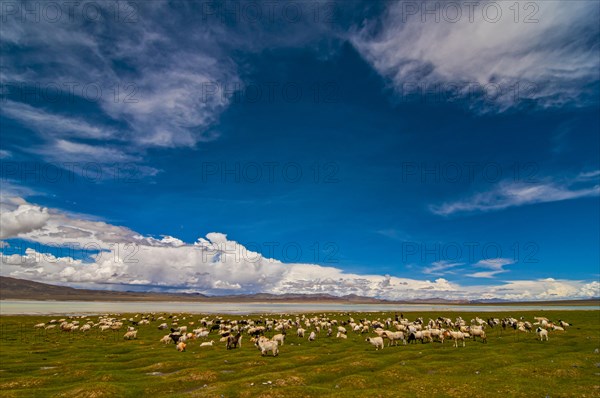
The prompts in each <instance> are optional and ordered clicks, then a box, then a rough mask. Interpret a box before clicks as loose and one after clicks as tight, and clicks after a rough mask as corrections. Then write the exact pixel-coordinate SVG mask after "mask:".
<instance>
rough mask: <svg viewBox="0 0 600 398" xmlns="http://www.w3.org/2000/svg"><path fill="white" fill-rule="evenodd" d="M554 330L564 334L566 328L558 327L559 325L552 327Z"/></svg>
mask: <svg viewBox="0 0 600 398" xmlns="http://www.w3.org/2000/svg"><path fill="white" fill-rule="evenodd" d="M552 330H554V331H560V332H564V331H565V328H563V327H562V326H558V325H552Z"/></svg>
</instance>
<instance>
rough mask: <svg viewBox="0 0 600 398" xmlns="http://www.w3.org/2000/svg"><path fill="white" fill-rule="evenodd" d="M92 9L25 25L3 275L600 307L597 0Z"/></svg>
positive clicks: (8, 147) (8, 69) (14, 51)
mask: <svg viewBox="0 0 600 398" xmlns="http://www.w3.org/2000/svg"><path fill="white" fill-rule="evenodd" d="M86 4H87V5H88V9H93V10H97V11H98V12H99V14H98V15H99V17H98V18H97V19H92V18H91V17H90V16H89V15H88V14H85V13H84V12H83V8H82V9H75V10H74V15H73V18H71V19H70V18H67V17H66V16H62V17H57V19H58V20H57V21H50V20H49V18H50V17H49V16H48V15H49V14H48V13H47V12H46V13H44V10H42V9H40V10H37V11H38V12H39V13H40V15H39V17H40V18H39V21H37V20H35V19H34V20H32V19H31V18H32V15H30V14H26V13H25V14H24V11H23V9H21V8H19V7H21V6H23V7H24V5H23V4H21V5H19V7H18V8H17V9H11V10H7V11H6V12H5V14H4V15H3V16H2V18H3V25H2V28H1V29H2V44H1V45H2V54H3V55H2V71H1V73H2V76H1V77H2V87H3V95H2V111H1V112H0V123H1V128H2V135H1V137H0V147H1V152H0V154H1V156H2V159H1V161H2V170H1V171H2V175H1V178H2V234H0V238H2V240H3V242H4V243H3V245H2V246H3V249H2V250H3V254H4V255H3V259H4V261H3V266H2V275H5V276H14V277H21V278H26V279H33V280H40V281H46V282H52V283H59V284H66V285H73V286H86V287H92V288H109V289H132V288H139V289H161V290H164V289H167V290H173V289H176V290H184V291H201V292H204V293H209V294H223V293H247V292H257V291H268V292H273V293H282V292H289V291H295V292H302V293H323V292H326V293H331V294H349V293H355V294H362V295H369V296H377V297H384V298H418V297H447V298H470V299H477V298H491V297H499V298H506V299H548V298H575V297H590V296H598V295H599V291H598V289H599V288H600V284H599V282H598V279H599V277H600V276H599V274H600V270H599V264H600V250H599V245H598V242H599V241H600V227H599V225H600V224H599V222H598V221H599V220H600V206H599V205H600V202H599V193H600V185H599V183H600V134H599V132H600V117H599V112H598V111H599V106H600V102H599V101H598V100H599V93H600V76H599V72H598V70H599V68H598V67H599V66H600V65H599V63H600V52H599V40H598V37H599V35H598V33H599V32H600V26H599V24H598V20H599V18H598V17H599V11H600V6H599V5H598V3H595V2H583V1H582V2H572V3H570V5H569V6H568V7H567V6H566V5H564V4H562V3H560V2H544V3H541V2H540V3H536V4H537V5H538V7H539V9H538V10H537V12H536V13H535V15H534V16H535V19H536V20H537V22H534V23H532V22H529V23H525V21H524V20H523V18H524V15H521V14H520V15H519V16H518V18H517V17H516V16H515V15H512V14H511V12H512V11H510V10H509V9H508V8H507V7H504V3H489V2H481V3H480V7H481V9H482V10H488V11H489V10H490V7H500V8H501V9H502V7H504V9H502V12H503V13H502V17H499V18H498V19H497V20H494V21H492V20H491V19H490V15H491V14H482V13H481V10H479V9H476V10H475V11H474V14H473V18H474V19H473V21H469V18H468V15H467V14H465V15H463V16H462V17H461V18H458V19H457V20H456V21H455V22H448V21H447V20H446V19H450V17H449V15H450V14H447V13H448V12H450V11H448V10H445V9H438V13H439V14H438V16H439V18H440V20H439V21H436V19H435V17H436V15H435V14H421V13H420V11H422V10H423V9H424V7H435V4H436V3H427V4H424V3H421V2H398V3H392V2H344V3H337V2H323V3H312V2H311V3H307V2H287V3H278V4H279V6H280V7H281V10H287V11H286V12H288V14H285V13H283V11H281V12H279V11H278V10H279V8H277V9H275V10H274V11H273V13H274V14H273V15H272V17H267V15H269V14H268V13H267V11H269V10H271V9H270V8H269V7H272V6H269V5H268V4H270V3H262V2H256V3H252V4H254V5H255V7H256V10H260V12H261V14H260V16H257V14H249V13H250V12H251V11H252V10H250V9H245V11H239V13H236V11H235V10H238V8H235V7H237V6H241V5H240V4H248V3H236V2H231V3H225V6H224V7H226V9H218V10H214V9H211V8H207V7H210V6H209V5H208V4H209V3H204V2H191V3H190V2H188V3H172V4H168V3H161V2H152V5H151V6H150V5H148V4H142V3H136V2H133V3H132V5H130V6H127V5H126V4H120V7H123V8H122V9H121V8H120V9H119V11H120V13H119V16H118V17H116V16H115V14H114V9H110V7H109V6H106V5H102V4H101V3H94V2H90V3H86ZM210 4H212V3H210ZM437 4H439V3H437ZM507 4H508V3H507ZM511 4H512V3H511ZM413 6H414V7H416V8H414V7H413ZM522 6H523V7H524V6H525V3H523V4H522ZM106 7H109V8H106ZM128 7H131V8H128ZM229 7H232V8H229ZM411 7H412V8H411ZM239 10H242V9H239ZM293 11H295V12H296V13H295V14H294V13H292V12H293ZM333 11H335V12H334V14H331V12H333ZM463 11H464V12H465V13H466V11H467V10H466V9H464V10H463ZM490 12H491V11H490ZM94 15H95V14H94ZM331 15H333V17H332V16H331ZM359 16H360V17H359ZM444 17H446V19H445V18H444ZM28 18H29V19H28ZM532 18H533V17H532ZM500 32H501V33H502V34H500ZM525 37H526V38H527V40H523V38H525ZM117 88H118V91H117ZM74 244H76V245H78V246H77V248H76V250H71V251H68V250H67V249H65V247H66V246H73V245H74ZM53 246H60V247H62V249H57V248H56V247H53ZM83 247H85V248H87V249H89V250H82V248H83ZM255 252H256V253H257V254H255ZM232 253H233V254H232ZM240 253H245V254H240ZM248 253H254V254H251V255H249V254H248ZM237 254H240V255H239V256H237ZM250 257H251V258H250ZM131 260H136V261H131Z"/></svg>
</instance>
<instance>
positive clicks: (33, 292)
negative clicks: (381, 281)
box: [0, 276, 600, 305]
mask: <svg viewBox="0 0 600 398" xmlns="http://www.w3.org/2000/svg"><path fill="white" fill-rule="evenodd" d="M0 299H1V300H9V299H10V300H54V301H185V302H216V303H218V302H247V303H251V302H287V303H309V302H312V303H318V302H321V303H345V304H481V305H485V304H498V303H502V304H526V303H524V302H520V303H515V302H512V301H506V300H502V299H482V300H472V301H468V300H447V299H443V298H428V299H418V300H403V301H389V300H382V299H377V298H373V297H363V296H357V295H354V294H350V295H346V296H341V297H338V296H332V295H329V294H281V295H277V294H270V293H256V294H242V295H228V296H206V295H204V294H200V293H157V292H122V291H108V290H91V289H75V288H72V287H66V286H56V285H50V284H46V283H40V282H33V281H29V280H25V279H16V278H9V277H6V276H0ZM539 303H540V302H539V301H535V302H531V304H539ZM544 303H545V304H548V303H553V304H570V305H577V304H582V305H583V304H585V305H593V304H600V301H599V299H598V298H594V299H590V300H560V301H552V302H544Z"/></svg>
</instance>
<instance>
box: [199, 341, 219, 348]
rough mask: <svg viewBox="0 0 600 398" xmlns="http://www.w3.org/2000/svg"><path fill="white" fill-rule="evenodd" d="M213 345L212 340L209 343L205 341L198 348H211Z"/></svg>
mask: <svg viewBox="0 0 600 398" xmlns="http://www.w3.org/2000/svg"><path fill="white" fill-rule="evenodd" d="M214 343H215V342H214V341H212V340H211V341H205V342H204V343H201V344H200V347H212V346H213V344H214Z"/></svg>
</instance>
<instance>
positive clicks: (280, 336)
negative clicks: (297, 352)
mask: <svg viewBox="0 0 600 398" xmlns="http://www.w3.org/2000/svg"><path fill="white" fill-rule="evenodd" d="M272 340H273V341H276V342H277V344H279V345H283V342H284V341H285V334H281V333H280V334H276V335H275V336H273V338H272Z"/></svg>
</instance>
